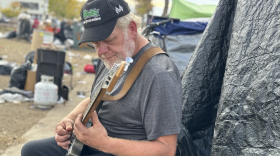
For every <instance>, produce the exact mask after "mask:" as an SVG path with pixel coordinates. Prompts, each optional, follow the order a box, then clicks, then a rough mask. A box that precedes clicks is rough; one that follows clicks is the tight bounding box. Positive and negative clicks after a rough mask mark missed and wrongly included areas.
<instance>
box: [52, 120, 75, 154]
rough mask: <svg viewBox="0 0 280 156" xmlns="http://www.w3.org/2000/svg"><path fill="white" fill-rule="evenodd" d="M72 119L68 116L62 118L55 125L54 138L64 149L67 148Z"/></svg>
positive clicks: (72, 123)
mask: <svg viewBox="0 0 280 156" xmlns="http://www.w3.org/2000/svg"><path fill="white" fill-rule="evenodd" d="M73 125H74V121H73V120H72V119H69V118H64V119H62V121H61V122H60V123H59V124H57V125H56V127H55V140H56V142H57V145H58V146H61V147H62V148H64V149H68V148H69V144H70V140H69V139H70V137H71V134H72V131H73Z"/></svg>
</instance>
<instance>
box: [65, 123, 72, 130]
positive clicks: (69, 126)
mask: <svg viewBox="0 0 280 156" xmlns="http://www.w3.org/2000/svg"><path fill="white" fill-rule="evenodd" d="M65 125H66V130H67V131H72V130H73V128H72V126H73V124H72V123H71V122H66V123H65Z"/></svg>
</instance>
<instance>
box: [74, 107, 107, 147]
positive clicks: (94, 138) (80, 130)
mask: <svg viewBox="0 0 280 156" xmlns="http://www.w3.org/2000/svg"><path fill="white" fill-rule="evenodd" d="M81 120H82V114H80V115H79V116H78V117H77V119H76V121H75V125H74V133H75V135H76V137H77V138H78V140H80V141H81V142H82V143H84V144H86V145H88V146H91V147H93V148H95V149H99V150H102V148H104V146H106V145H107V141H108V140H109V136H108V133H107V131H106V129H105V128H104V126H103V125H102V124H101V123H100V121H99V119H98V116H97V113H96V111H94V112H93V113H92V116H91V120H92V124H93V126H92V127H90V128H87V127H85V126H84V124H83V123H82V122H81Z"/></svg>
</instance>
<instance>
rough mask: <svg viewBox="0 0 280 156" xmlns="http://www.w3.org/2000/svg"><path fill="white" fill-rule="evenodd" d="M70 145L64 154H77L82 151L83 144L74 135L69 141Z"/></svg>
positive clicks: (75, 155)
mask: <svg viewBox="0 0 280 156" xmlns="http://www.w3.org/2000/svg"><path fill="white" fill-rule="evenodd" d="M71 144H72V146H70V147H69V149H68V153H67V154H66V156H79V155H80V154H81V152H82V149H83V147H84V144H83V143H82V142H81V141H79V140H78V139H77V138H76V137H75V138H74V139H73V140H72V142H71Z"/></svg>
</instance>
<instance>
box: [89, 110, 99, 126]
mask: <svg viewBox="0 0 280 156" xmlns="http://www.w3.org/2000/svg"><path fill="white" fill-rule="evenodd" d="M91 120H92V124H93V126H98V125H100V124H101V123H100V121H99V119H98V116H97V113H96V111H93V113H92V115H91Z"/></svg>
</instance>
